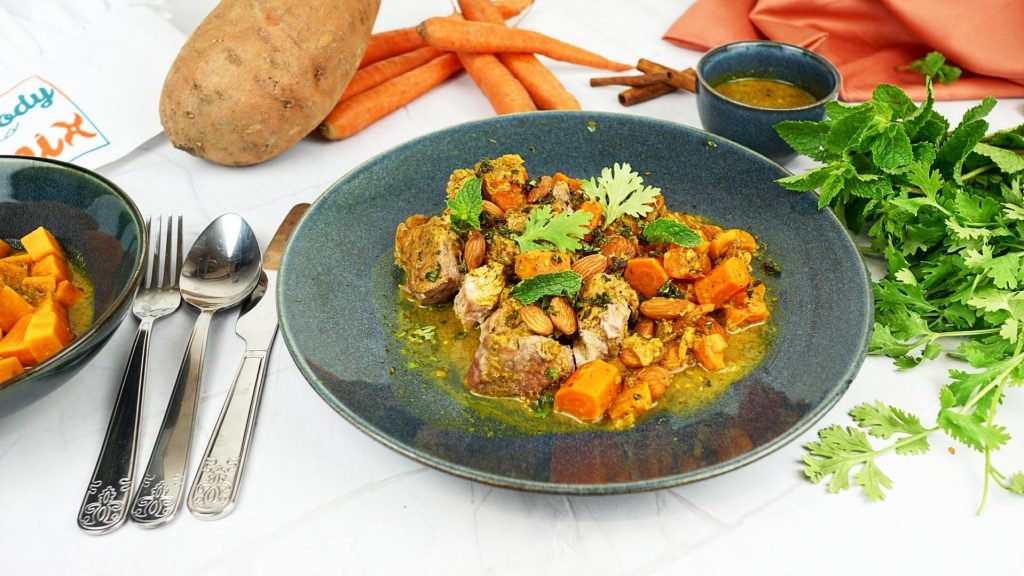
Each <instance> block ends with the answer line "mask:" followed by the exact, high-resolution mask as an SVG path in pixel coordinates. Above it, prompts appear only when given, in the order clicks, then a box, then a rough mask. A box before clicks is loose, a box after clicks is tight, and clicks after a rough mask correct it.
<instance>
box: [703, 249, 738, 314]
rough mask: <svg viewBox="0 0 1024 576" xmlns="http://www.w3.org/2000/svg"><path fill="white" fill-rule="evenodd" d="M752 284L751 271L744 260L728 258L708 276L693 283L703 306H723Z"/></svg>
mask: <svg viewBox="0 0 1024 576" xmlns="http://www.w3.org/2000/svg"><path fill="white" fill-rule="evenodd" d="M749 284H750V270H749V269H748V267H747V263H746V262H745V261H744V260H743V259H742V258H737V257H732V258H726V259H725V261H724V262H722V263H721V264H719V265H718V266H715V268H714V269H713V270H712V271H711V273H710V274H708V275H707V276H705V277H703V278H701V279H699V280H697V281H696V282H694V283H693V289H694V292H695V293H696V295H697V300H698V301H699V302H700V303H701V304H714V305H715V306H721V305H722V303H724V302H725V301H726V300H728V299H729V298H731V297H732V296H733V295H734V294H736V293H737V292H739V291H740V290H743V289H744V288H746V287H747V286H748V285H749Z"/></svg>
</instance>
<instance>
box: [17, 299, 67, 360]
mask: <svg viewBox="0 0 1024 576" xmlns="http://www.w3.org/2000/svg"><path fill="white" fill-rule="evenodd" d="M74 338H75V336H74V334H72V333H71V330H69V329H68V327H67V325H66V324H65V323H64V322H63V321H62V319H61V318H60V316H59V315H58V314H56V313H54V312H52V311H50V310H46V309H43V308H40V309H39V310H37V311H35V312H33V313H32V319H31V320H30V321H29V323H28V327H27V328H26V329H25V346H27V347H28V350H29V352H31V353H32V356H33V357H34V358H35V359H36V362H42V361H44V360H46V359H47V358H49V357H50V356H53V355H54V354H56V353H57V352H59V351H60V350H61V348H64V347H65V346H67V344H68V342H71V341H72V340H73V339H74Z"/></svg>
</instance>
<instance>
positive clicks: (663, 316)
mask: <svg viewBox="0 0 1024 576" xmlns="http://www.w3.org/2000/svg"><path fill="white" fill-rule="evenodd" d="M693 309H694V304H693V302H690V301H689V300H683V299H681V298H662V297H661V296H655V297H654V298H651V299H649V300H644V301H643V302H642V303H641V304H640V313H641V314H643V315H644V316H647V317H648V318H650V319H652V320H671V319H673V318H679V317H680V316H683V315H685V314H686V313H688V312H690V311H692V310H693Z"/></svg>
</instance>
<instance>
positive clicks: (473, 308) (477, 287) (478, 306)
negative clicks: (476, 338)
mask: <svg viewBox="0 0 1024 576" xmlns="http://www.w3.org/2000/svg"><path fill="white" fill-rule="evenodd" d="M504 289H505V267H504V266H502V265H501V264H499V263H497V262H489V263H487V264H484V265H483V266H480V267H479V268H476V269H474V270H471V271H470V272H469V273H468V274H466V277H465V280H464V281H463V282H462V288H460V289H459V293H458V294H456V295H455V315H456V316H458V317H459V320H461V321H462V325H463V326H465V327H466V328H467V329H469V328H473V327H475V326H476V325H477V324H479V323H480V322H483V320H484V318H486V317H487V315H488V314H490V313H491V311H492V310H494V307H495V306H497V305H498V301H499V299H500V297H501V291H502V290H504Z"/></svg>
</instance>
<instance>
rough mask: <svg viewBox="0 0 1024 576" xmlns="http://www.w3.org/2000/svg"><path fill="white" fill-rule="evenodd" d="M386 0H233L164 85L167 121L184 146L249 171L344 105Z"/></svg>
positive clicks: (198, 33)
mask: <svg viewBox="0 0 1024 576" xmlns="http://www.w3.org/2000/svg"><path fill="white" fill-rule="evenodd" d="M379 5H380V0H306V1H303V2H295V1H294V0H223V1H222V2H221V3H220V4H218V5H217V7H216V8H214V10H213V12H211V13H210V15H209V16H207V17H206V19H205V20H203V22H202V23H201V24H200V25H199V27H198V28H196V30H195V32H193V33H192V36H191V37H189V39H188V41H187V42H186V43H185V45H184V46H183V47H182V49H181V52H180V53H178V57H177V58H176V59H175V61H174V64H172V65H171V69H170V71H169V72H168V74H167V79H166V80H165V81H164V87H163V93H162V94H161V96H160V121H161V123H162V124H163V126H164V131H165V132H166V133H167V136H168V138H170V140H171V142H172V143H173V144H174V145H175V146H176V147H178V148H181V149H182V150H185V151H186V152H188V153H190V154H194V155H196V156H199V157H201V158H205V159H206V160H209V161H211V162H216V163H218V164H227V165H232V166H245V165H249V164H255V163H257V162H262V161H264V160H267V159H269V158H273V157H274V156H276V155H278V154H280V153H281V152H283V151H285V150H287V149H288V148H289V147H291V146H292V145H294V144H295V143H296V142H298V141H299V140H301V139H302V138H303V137H304V136H306V135H307V134H309V133H310V132H311V131H313V130H314V129H315V128H316V127H317V125H318V124H319V123H320V121H321V120H323V119H324V117H325V116H327V114H328V113H329V112H330V111H331V108H333V107H334V105H335V104H336V103H337V102H338V98H339V97H340V96H341V94H342V92H343V91H344V90H345V86H346V85H347V84H348V82H349V80H350V79H351V78H352V75H353V74H354V73H355V71H356V68H357V67H358V65H359V60H360V59H361V58H362V56H363V51H364V49H365V48H366V42H367V39H368V38H369V35H370V30H371V28H372V27H373V21H374V18H375V17H376V15H377V9H378V7H379Z"/></svg>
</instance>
